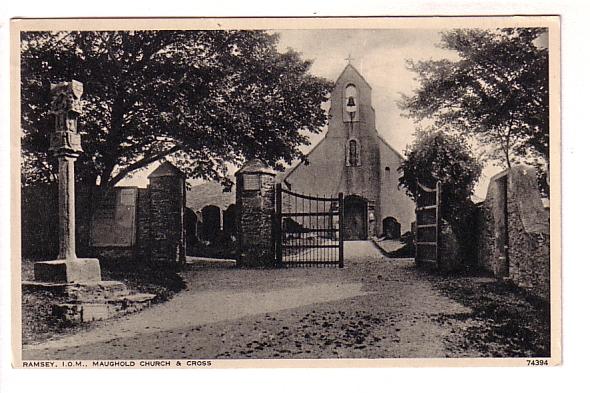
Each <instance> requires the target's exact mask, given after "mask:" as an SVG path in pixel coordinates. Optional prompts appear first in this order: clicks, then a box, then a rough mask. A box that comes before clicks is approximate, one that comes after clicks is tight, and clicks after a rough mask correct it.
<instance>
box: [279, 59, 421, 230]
mask: <svg viewBox="0 0 590 393" xmlns="http://www.w3.org/2000/svg"><path fill="white" fill-rule="evenodd" d="M371 92H372V89H371V86H369V84H368V83H367V81H366V80H365V79H364V78H363V76H362V75H361V74H360V73H359V72H358V71H357V70H356V68H354V66H352V65H351V64H349V65H347V66H346V68H345V69H344V71H343V72H342V74H341V75H340V76H339V77H338V79H337V81H336V84H335V87H334V90H333V91H332V94H331V106H330V112H329V114H330V120H329V124H328V131H327V133H326V136H325V137H324V138H323V139H322V140H321V141H320V142H319V143H318V144H317V145H316V146H315V147H314V148H313V149H312V150H311V151H310V152H309V154H308V155H307V159H308V162H307V163H304V162H300V163H299V164H297V165H296V166H294V167H293V168H292V169H290V170H289V171H287V173H286V174H284V176H282V179H283V183H284V184H285V186H286V187H287V188H290V189H291V190H293V191H295V192H298V193H302V194H307V195H330V196H333V195H338V193H340V192H342V193H343V194H344V196H345V199H344V236H345V240H355V239H367V238H370V237H373V236H381V235H382V234H388V233H393V234H399V232H400V231H401V233H404V232H406V231H409V230H410V225H411V223H412V221H414V219H415V214H414V208H415V205H414V202H413V201H412V200H411V199H410V198H409V197H408V196H407V195H406V193H405V191H404V190H403V189H400V188H398V179H399V176H400V173H399V172H398V168H399V166H400V165H401V162H402V159H403V158H402V156H401V154H400V153H398V152H397V151H396V150H395V149H394V148H393V147H391V146H390V145H389V144H388V143H387V142H386V141H385V140H384V139H383V138H382V137H381V136H380V135H379V133H378V132H377V130H376V128H375V110H374V109H373V107H372V106H371ZM398 226H399V227H398Z"/></svg>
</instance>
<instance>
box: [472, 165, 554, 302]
mask: <svg viewBox="0 0 590 393" xmlns="http://www.w3.org/2000/svg"><path fill="white" fill-rule="evenodd" d="M478 221H479V234H478V235H479V236H478V246H479V260H478V262H479V265H480V267H482V268H483V269H485V270H488V271H490V272H492V273H493V274H494V275H495V276H496V277H498V278H504V279H506V280H509V281H511V282H513V283H514V284H516V285H518V286H519V287H522V288H527V289H529V290H531V291H532V292H533V293H535V294H537V295H539V296H541V297H544V298H548V296H549V265H550V258H549V212H548V211H547V210H546V209H545V208H544V207H543V203H542V201H541V195H540V193H539V191H538V187H537V179H536V173H535V170H534V169H533V168H530V167H527V166H523V165H519V166H516V167H513V168H512V169H510V170H507V171H504V172H502V173H499V174H498V175H496V176H494V177H493V178H492V179H491V181H490V186H489V188H488V193H487V196H486V200H485V201H484V202H483V203H482V204H481V205H480V210H479V218H478Z"/></svg>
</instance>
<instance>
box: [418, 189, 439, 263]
mask: <svg viewBox="0 0 590 393" xmlns="http://www.w3.org/2000/svg"><path fill="white" fill-rule="evenodd" d="M417 185H418V186H417V190H418V195H417V196H418V197H417V199H416V264H418V265H424V264H429V265H434V266H436V267H437V268H438V266H439V261H440V255H439V234H440V233H439V231H440V182H437V183H436V186H435V187H434V188H429V187H426V186H424V185H423V184H420V183H419V182H417Z"/></svg>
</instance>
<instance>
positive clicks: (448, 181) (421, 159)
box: [399, 127, 482, 224]
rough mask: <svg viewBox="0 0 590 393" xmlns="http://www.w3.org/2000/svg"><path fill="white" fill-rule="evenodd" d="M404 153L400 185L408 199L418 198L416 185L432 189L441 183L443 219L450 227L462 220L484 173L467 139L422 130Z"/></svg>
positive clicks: (439, 131) (437, 130) (440, 130)
mask: <svg viewBox="0 0 590 393" xmlns="http://www.w3.org/2000/svg"><path fill="white" fill-rule="evenodd" d="M404 153H405V155H406V159H405V160H404V161H403V162H402V164H401V166H400V168H399V170H400V172H402V176H401V177H400V178H399V184H400V185H401V186H403V187H404V188H405V190H406V193H407V194H408V196H410V197H411V198H412V199H414V200H416V199H417V192H418V190H417V185H416V184H417V182H421V183H422V184H425V185H429V186H433V185H434V184H436V182H437V181H440V182H441V215H442V217H443V218H445V219H446V220H447V221H449V222H451V224H453V223H456V222H459V221H461V220H462V217H463V215H464V213H465V210H466V209H468V208H469V207H470V206H471V204H472V203H471V201H470V197H471V195H472V194H473V189H474V187H475V184H476V183H477V180H478V179H479V176H480V174H481V170H482V165H481V163H479V162H478V160H477V159H476V158H475V157H474V156H473V154H472V152H471V151H470V149H469V148H468V144H467V141H466V139H465V138H464V137H462V136H460V135H456V134H452V133H449V132H446V131H445V130H442V129H436V128H435V127H431V128H428V129H423V130H422V129H419V130H418V131H417V132H416V139H415V141H414V142H413V143H412V144H411V145H410V146H408V148H407V149H406V151H405V152H404Z"/></svg>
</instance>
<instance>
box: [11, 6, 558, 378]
mask: <svg viewBox="0 0 590 393" xmlns="http://www.w3.org/2000/svg"><path fill="white" fill-rule="evenodd" d="M11 28H12V30H11V33H12V52H11V54H12V59H11V61H12V64H13V70H14V72H15V73H14V74H13V76H12V79H13V86H12V94H13V101H15V102H16V105H15V108H14V109H13V113H12V114H13V118H12V124H13V129H12V140H13V143H14V144H16V145H17V146H18V148H17V150H16V154H15V155H13V158H12V165H13V168H12V175H13V177H14V178H15V179H16V180H15V179H13V184H16V185H17V186H18V189H17V190H13V196H14V198H16V201H17V203H18V205H17V206H19V209H18V211H17V217H18V220H19V221H17V222H13V223H12V226H13V227H14V226H18V232H16V233H18V238H17V239H16V240H13V250H12V257H13V260H12V266H13V272H12V274H13V275H12V280H13V295H14V297H15V298H13V310H12V312H13V314H12V317H13V321H12V323H13V327H15V328H16V333H14V332H13V343H12V344H13V348H15V349H14V353H13V356H14V358H13V364H14V366H15V367H23V368H26V367H60V368H61V367H75V368H85V367H87V368H102V367H108V368H126V367H133V368H137V367H155V368H201V367H213V368H215V367H220V368H221V367H254V368H255V367H273V366H275V367H276V366H280V367H285V366H286V367H320V366H326V365H329V366H330V367H344V366H345V365H346V367H356V366H361V365H362V364H365V365H366V364H367V363H363V362H367V361H379V364H380V365H381V366H385V367H397V366H417V365H432V366H451V365H463V364H465V365H506V366H509V365H512V366H531V365H537V366H551V365H558V364H560V363H561V259H560V258H561V254H560V253H561V245H560V240H561V232H560V231H561V227H560V220H561V217H560V209H561V200H560V195H561V194H560V193H561V183H560V172H561V167H560V165H561V162H560V154H561V153H560V150H559V149H560V141H561V139H560V138H561V132H560V101H559V99H560V91H559V89H560V63H559V57H560V46H559V42H560V24H559V18H558V17H555V16H553V17H552V16H530V17H518V18H513V17H485V16H478V17H464V18H426V17H424V18H387V17H380V18H266V19H264V18H262V19H256V18H241V19H240V18H236V19H232V18H225V19H223V18H217V19H213V18H211V19H207V18H201V19H176V20H175V19H127V20H126V19H95V20H93V19H86V20H81V19H63V20H60V19H45V20H35V19H29V20H27V19H15V20H13V21H12V26H11ZM19 176H20V179H19V178H18V177H19ZM13 233H15V232H14V230H13ZM15 242H16V244H15Z"/></svg>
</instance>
